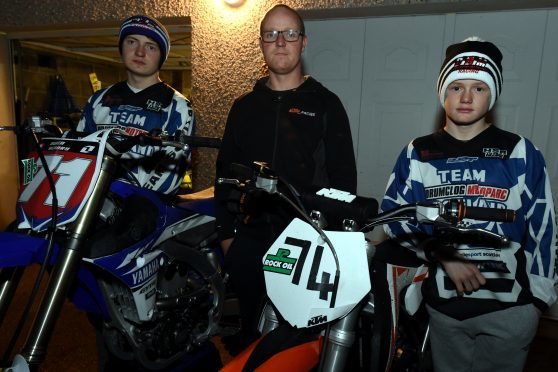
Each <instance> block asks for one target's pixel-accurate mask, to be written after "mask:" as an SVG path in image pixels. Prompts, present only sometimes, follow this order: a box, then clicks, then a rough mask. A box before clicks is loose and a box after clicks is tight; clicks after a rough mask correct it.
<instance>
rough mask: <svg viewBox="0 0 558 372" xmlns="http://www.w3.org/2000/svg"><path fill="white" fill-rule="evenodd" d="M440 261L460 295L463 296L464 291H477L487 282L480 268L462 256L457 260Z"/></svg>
mask: <svg viewBox="0 0 558 372" xmlns="http://www.w3.org/2000/svg"><path fill="white" fill-rule="evenodd" d="M440 262H441V263H442V266H443V267H444V270H445V271H446V274H447V275H448V276H449V278H450V279H451V281H452V282H453V284H454V285H455V287H456V289H457V294H458V295H459V296H462V295H463V293H464V292H473V291H476V290H477V289H479V288H480V286H481V285H484V284H485V283H486V279H485V278H484V276H483V275H482V274H481V272H480V270H479V268H478V267H477V266H476V265H475V264H473V263H471V262H469V261H465V260H464V259H463V258H462V257H460V256H459V257H457V258H456V259H455V260H440Z"/></svg>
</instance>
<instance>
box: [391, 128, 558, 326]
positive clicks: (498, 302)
mask: <svg viewBox="0 0 558 372" xmlns="http://www.w3.org/2000/svg"><path fill="white" fill-rule="evenodd" d="M452 198H458V199H462V200H464V201H465V203H466V205H467V206H475V207H490V208H507V209H512V210H515V211H516V219H515V221H514V222H512V223H503V222H486V221H478V220H470V219H466V220H464V221H462V222H461V224H464V225H468V226H474V227H478V228H483V229H487V230H490V231H493V232H496V233H498V234H502V235H505V236H507V237H508V238H509V239H510V241H511V244H510V246H508V247H495V246H490V245H486V246H485V245H483V244H476V245H472V244H461V245H457V246H456V248H457V249H458V250H459V253H460V254H461V255H462V256H463V257H465V258H466V259H468V260H470V261H472V262H474V263H475V264H476V265H477V267H478V268H479V269H480V271H481V273H482V275H483V276H484V277H485V278H486V284H485V285H483V286H481V288H480V289H479V290H477V291H474V292H472V293H466V294H464V295H463V296H462V297H461V296H458V294H457V291H456V288H455V286H454V284H453V283H452V282H451V280H450V279H449V277H448V276H447V275H446V274H445V272H444V270H443V269H442V266H441V265H440V264H439V263H435V262H432V263H431V264H432V269H431V270H430V272H429V278H428V279H427V281H426V283H425V285H424V286H423V291H422V292H423V295H424V297H425V299H426V301H427V303H428V304H429V305H430V306H432V307H434V308H436V309H438V310H439V311H441V312H443V313H445V314H447V315H449V316H452V317H454V318H457V319H465V318H469V317H473V316H477V315H480V314H483V313H487V312H492V311H496V310H499V309H503V308H506V307H511V306H515V305H518V304H526V303H534V304H535V305H536V306H537V307H539V308H540V309H541V310H544V309H546V308H547V307H548V306H550V305H551V304H552V303H553V302H554V301H555V300H556V292H555V290H554V286H555V284H556V283H557V274H556V223H555V222H556V221H555V211H554V204H553V200H552V193H551V189H550V183H549V179H548V175H547V171H546V166H545V163H544V159H543V157H542V154H541V153H540V151H539V150H538V149H537V148H536V147H535V146H534V145H533V144H532V143H531V142H530V141H529V140H527V139H525V138H523V137H521V136H519V135H516V134H513V133H510V132H507V131H504V130H501V129H498V128H496V127H495V126H490V127H489V128H487V129H486V130H485V131H483V132H482V133H480V134H479V135H478V136H476V137H475V138H473V139H471V140H469V141H460V140H457V139H455V138H454V137H452V136H451V135H449V134H448V133H447V132H445V131H444V130H443V129H442V130H440V131H438V132H436V133H434V134H431V135H428V136H425V137H420V138H417V139H415V140H414V141H412V142H411V143H410V144H409V145H408V146H407V147H406V148H405V149H404V150H403V151H402V152H401V154H400V156H399V158H398V159H397V163H396V165H395V167H394V170H393V173H392V174H391V176H390V178H389V181H388V185H387V189H386V193H385V196H384V199H383V201H382V206H381V208H382V210H384V211H386V210H390V209H392V208H394V207H396V206H399V205H404V204H411V203H415V202H426V201H440V200H446V199H452ZM385 231H386V233H387V234H388V236H390V237H392V238H395V239H397V240H399V241H400V243H401V244H403V245H404V246H406V247H408V248H409V249H412V250H414V251H415V253H416V254H417V255H418V256H419V257H421V258H424V259H427V257H426V256H425V253H424V251H422V250H421V249H418V248H417V247H418V244H419V241H421V239H424V237H425V236H428V235H429V234H430V233H431V231H429V229H428V228H419V227H417V226H415V225H413V224H411V223H407V222H401V223H400V222H397V223H391V224H389V225H386V227H385ZM425 234H426V235H425Z"/></svg>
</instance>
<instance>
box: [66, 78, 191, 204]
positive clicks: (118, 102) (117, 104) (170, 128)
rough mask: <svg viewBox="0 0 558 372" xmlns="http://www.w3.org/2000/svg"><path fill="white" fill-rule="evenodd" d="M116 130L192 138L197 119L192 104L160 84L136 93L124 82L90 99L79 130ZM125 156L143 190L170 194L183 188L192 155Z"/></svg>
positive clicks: (137, 150)
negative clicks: (181, 186)
mask: <svg viewBox="0 0 558 372" xmlns="http://www.w3.org/2000/svg"><path fill="white" fill-rule="evenodd" d="M114 126H116V127H119V128H121V129H123V130H125V131H126V132H127V133H129V134H131V135H138V134H141V133H149V132H151V131H153V130H156V129H160V130H162V131H164V132H166V133H168V134H170V135H173V134H175V133H176V132H180V131H181V132H183V133H184V134H186V135H192V134H193V132H194V126H195V119H194V112H193V110H192V105H191V104H190V102H189V101H188V100H187V99H186V98H185V97H184V96H183V95H182V94H180V93H179V92H177V91H176V90H174V89H173V88H171V87H170V86H168V85H167V84H165V83H162V82H161V83H157V84H154V85H152V86H150V87H148V88H145V89H143V90H141V91H139V92H134V91H132V90H131V89H130V87H129V86H128V84H127V83H126V82H125V81H124V82H120V83H117V84H115V85H112V86H110V87H108V88H105V89H101V90H99V91H97V92H95V94H93V95H92V96H91V97H90V98H89V100H88V101H87V104H86V105H85V108H84V110H83V115H82V118H81V120H80V122H79V124H78V126H77V130H78V131H83V132H88V133H91V132H95V131H96V130H99V129H103V128H106V127H114ZM126 155H127V156H125V157H124V158H125V159H127V161H128V163H129V164H128V169H130V172H129V174H128V177H129V178H134V179H135V180H137V182H138V183H139V184H140V185H141V186H142V187H145V188H148V189H152V190H155V191H158V192H161V193H165V194H170V193H173V192H175V191H176V189H177V188H178V186H180V183H181V181H182V177H183V175H184V172H185V171H186V169H187V166H188V162H189V157H190V151H187V152H185V151H182V150H180V151H177V150H176V149H175V148H170V147H169V148H164V149H159V148H153V147H148V146H147V147H139V146H136V147H134V148H133V149H132V150H131V152H130V153H129V154H126ZM134 183H135V182H134Z"/></svg>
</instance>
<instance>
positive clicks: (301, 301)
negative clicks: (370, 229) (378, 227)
mask: <svg viewBox="0 0 558 372" xmlns="http://www.w3.org/2000/svg"><path fill="white" fill-rule="evenodd" d="M325 233H326V235H327V237H328V238H329V240H330V241H331V243H332V244H333V247H334V248H335V252H336V253H337V257H338V261H339V271H338V272H339V275H338V277H337V279H336V272H337V267H336V263H335V259H334V255H333V253H332V251H331V248H330V247H329V246H328V245H327V243H325V242H324V240H323V239H322V238H321V237H320V235H319V234H318V232H317V231H316V230H314V229H313V228H312V226H311V225H309V224H308V223H306V222H304V221H302V220H300V219H298V218H295V219H294V220H293V221H292V222H291V223H290V224H289V226H287V228H286V229H285V230H284V231H283V232H282V233H281V235H280V236H279V238H278V239H277V240H276V241H275V242H274V243H273V245H272V246H271V247H270V248H269V250H268V251H267V253H266V254H265V255H264V257H263V259H262V263H263V270H264V276H265V284H266V289H267V295H268V297H269V298H270V300H271V301H272V302H273V304H274V305H275V306H276V308H277V309H278V310H279V312H280V313H281V315H282V316H283V317H284V318H285V319H286V320H287V321H288V322H289V323H290V324H291V325H292V326H295V327H299V328H307V327H312V326H315V325H319V324H322V323H325V322H330V321H332V320H335V319H338V318H341V317H343V316H345V315H346V314H347V313H349V311H351V310H352V309H353V308H354V307H355V305H356V304H358V303H359V302H360V300H361V299H362V298H363V297H364V296H365V295H366V294H367V293H368V292H369V291H370V276H369V270H368V260H367V258H366V242H365V238H364V234H363V233H359V232H337V231H326V232H325Z"/></svg>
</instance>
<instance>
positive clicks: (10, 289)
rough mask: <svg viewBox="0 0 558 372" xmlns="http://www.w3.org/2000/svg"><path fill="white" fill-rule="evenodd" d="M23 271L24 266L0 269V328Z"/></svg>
mask: <svg viewBox="0 0 558 372" xmlns="http://www.w3.org/2000/svg"><path fill="white" fill-rule="evenodd" d="M24 270H25V267H24V266H16V267H7V268H3V269H0V328H1V327H2V322H3V321H4V317H5V316H6V313H7V312H8V308H9V307H10V304H11V303H12V300H13V298H14V294H15V292H16V289H17V285H18V284H19V281H20V279H21V276H22V275H23V271H24Z"/></svg>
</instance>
